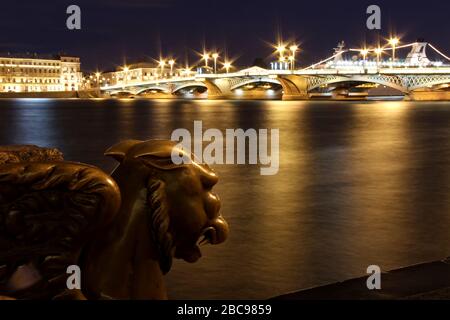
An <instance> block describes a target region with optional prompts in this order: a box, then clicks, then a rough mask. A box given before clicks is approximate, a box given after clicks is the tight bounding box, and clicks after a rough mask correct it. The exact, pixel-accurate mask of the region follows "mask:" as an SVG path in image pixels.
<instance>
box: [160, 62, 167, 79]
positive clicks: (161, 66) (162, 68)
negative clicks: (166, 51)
mask: <svg viewBox="0 0 450 320" xmlns="http://www.w3.org/2000/svg"><path fill="white" fill-rule="evenodd" d="M165 66H166V61H164V60H163V59H161V60H159V67H160V68H161V77H162V76H163V75H164V67H165Z"/></svg>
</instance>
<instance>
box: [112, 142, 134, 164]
mask: <svg viewBox="0 0 450 320" xmlns="http://www.w3.org/2000/svg"><path fill="white" fill-rule="evenodd" d="M142 142H143V141H140V140H125V141H122V142H119V143H118V144H116V145H114V146H112V147H111V148H109V149H108V150H106V151H105V153H104V155H105V156H108V157H113V158H114V159H116V160H117V161H119V162H120V163H122V161H123V159H124V158H125V155H126V154H127V152H128V151H129V150H130V149H131V148H132V147H134V146H135V145H137V144H139V143H142Z"/></svg>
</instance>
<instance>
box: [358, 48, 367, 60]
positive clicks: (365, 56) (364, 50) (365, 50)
mask: <svg viewBox="0 0 450 320" xmlns="http://www.w3.org/2000/svg"><path fill="white" fill-rule="evenodd" d="M360 53H361V55H362V56H363V60H364V61H366V59H367V54H368V53H369V50H368V49H366V48H364V49H361V51H360Z"/></svg>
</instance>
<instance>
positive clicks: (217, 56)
mask: <svg viewBox="0 0 450 320" xmlns="http://www.w3.org/2000/svg"><path fill="white" fill-rule="evenodd" d="M212 57H213V59H214V73H217V59H219V54H218V53H217V52H216V53H213V55H212Z"/></svg>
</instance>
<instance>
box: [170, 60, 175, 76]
mask: <svg viewBox="0 0 450 320" xmlns="http://www.w3.org/2000/svg"><path fill="white" fill-rule="evenodd" d="M174 64H175V60H173V59H171V60H169V66H170V76H172V75H173V66H174Z"/></svg>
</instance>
